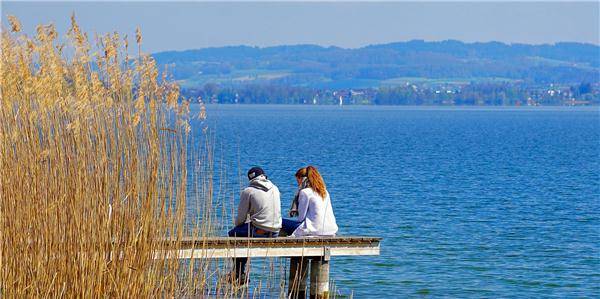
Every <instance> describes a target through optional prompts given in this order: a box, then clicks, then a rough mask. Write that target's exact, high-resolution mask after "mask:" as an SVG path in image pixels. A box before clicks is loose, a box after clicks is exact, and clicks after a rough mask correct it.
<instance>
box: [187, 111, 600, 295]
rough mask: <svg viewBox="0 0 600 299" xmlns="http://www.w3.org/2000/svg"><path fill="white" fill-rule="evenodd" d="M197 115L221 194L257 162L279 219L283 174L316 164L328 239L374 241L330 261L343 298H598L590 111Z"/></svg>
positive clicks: (597, 206)
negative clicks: (225, 183)
mask: <svg viewBox="0 0 600 299" xmlns="http://www.w3.org/2000/svg"><path fill="white" fill-rule="evenodd" d="M192 109H193V110H194V111H197V109H198V107H193V108H192ZM208 117H209V118H208V120H207V124H208V126H209V128H210V129H211V130H212V131H213V132H215V134H216V142H217V146H216V156H217V159H218V160H220V161H224V162H225V164H227V165H226V168H228V169H229V170H228V173H229V175H228V176H227V178H226V180H229V181H230V182H231V185H235V184H236V183H238V182H239V181H240V179H241V180H242V181H243V180H244V179H243V177H240V176H238V167H239V168H241V171H242V172H243V173H245V170H246V169H247V168H249V167H250V166H253V165H260V166H262V167H263V168H264V169H265V170H266V172H267V173H268V174H269V176H270V178H271V179H272V180H273V181H274V182H275V183H276V184H277V185H278V186H279V188H280V190H281V192H282V205H283V208H284V210H287V208H288V207H289V205H290V201H291V199H292V196H293V194H294V190H295V181H294V178H293V174H294V172H295V171H296V169H297V168H299V167H301V166H305V165H307V164H313V165H316V166H317V167H318V168H319V170H320V171H321V173H322V174H323V176H324V178H325V181H326V183H327V187H328V189H329V192H330V193H331V197H332V202H333V204H334V211H335V214H336V217H337V220H338V224H339V226H340V234H342V235H369V236H380V237H383V238H384V239H383V243H382V247H381V256H378V257H356V258H347V257H346V258H342V257H339V258H335V259H334V260H333V261H332V273H331V277H332V279H334V280H335V283H336V285H337V287H338V288H339V290H340V291H341V292H342V293H345V294H349V293H350V292H353V294H354V296H355V297H356V298H382V297H390V296H391V297H420V296H426V297H461V298H462V297H521V298H522V297H560V298H565V297H596V298H597V297H599V296H600V198H599V197H600V177H599V173H600V170H599V169H600V156H599V155H600V117H599V111H598V108H587V109H582V108H579V109H573V108H567V107H565V108H544V109H539V108H538V109H533V108H519V109H506V108H505V109H500V108H478V109H476V108H414V107H413V108H405V107H343V108H341V107H324V106H311V107H308V106H233V105H231V106H223V105H218V106H209V107H208ZM198 127H199V125H198V124H197V123H196V125H195V128H194V132H196V133H195V134H200V133H199V132H200V131H201V130H200V129H199V128H198ZM238 185H239V184H238ZM237 191H239V188H236V189H235V192H237Z"/></svg>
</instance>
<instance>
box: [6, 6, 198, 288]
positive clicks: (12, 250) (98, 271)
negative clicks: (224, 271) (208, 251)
mask: <svg viewBox="0 0 600 299" xmlns="http://www.w3.org/2000/svg"><path fill="white" fill-rule="evenodd" d="M9 22H10V25H11V28H9V29H5V28H3V29H2V45H1V51H2V52H1V58H0V59H1V60H0V72H1V77H0V213H1V214H0V216H1V217H0V250H1V252H0V265H1V266H0V297H7V298H8V297H31V296H35V297H63V296H64V297H100V296H102V297H148V296H151V295H159V296H166V297H171V296H179V295H181V294H182V293H181V292H185V291H186V290H187V291H189V288H190V286H191V285H195V283H190V279H192V278H190V277H194V279H196V282H197V281H201V279H202V277H201V276H191V275H188V276H187V277H186V276H182V275H181V273H182V271H184V270H185V269H181V267H182V264H181V263H180V262H179V261H177V260H174V259H166V258H165V257H160V256H159V257H158V258H156V259H153V258H152V257H153V256H152V255H153V252H155V251H156V249H157V248H158V246H159V243H160V242H159V241H160V240H162V239H165V238H170V239H173V240H174V241H175V244H177V240H179V239H180V238H181V236H182V235H183V233H184V224H185V206H186V192H187V179H186V178H187V164H186V160H187V158H188V155H187V150H188V139H189V134H188V133H189V130H190V127H189V125H188V122H187V118H188V117H189V114H188V102H187V101H186V100H182V99H181V97H180V95H179V88H178V86H177V85H176V84H174V83H172V82H170V81H169V80H167V78H166V76H165V75H163V76H162V78H159V72H158V70H157V67H156V64H155V62H154V60H153V59H152V58H151V57H149V56H148V55H144V54H143V53H141V51H140V50H139V49H140V48H141V43H142V35H141V33H140V32H139V30H138V31H137V33H136V37H135V39H136V45H137V47H138V51H137V55H136V56H135V57H130V54H129V53H130V52H134V51H132V50H131V49H130V48H129V45H128V42H127V38H126V37H123V36H120V35H119V34H118V33H112V34H106V35H102V36H96V37H95V41H96V42H95V44H94V45H93V46H92V45H91V43H90V42H89V39H88V36H87V35H86V34H85V33H83V32H82V31H81V30H80V28H79V26H78V25H77V23H76V22H75V19H74V17H73V18H72V22H71V28H70V30H69V32H68V34H67V42H66V43H64V44H63V43H60V42H59V36H58V33H57V31H56V29H55V27H54V26H53V25H40V26H38V27H37V33H36V34H35V36H34V37H28V36H26V35H25V34H23V33H21V32H20V31H21V25H20V23H19V21H18V20H17V19H16V18H14V17H9ZM204 187H207V186H204ZM201 193H202V192H201ZM202 229H203V228H201V230H202ZM199 235H201V234H199ZM175 246H177V245H175ZM198 277H200V278H198ZM198 279H200V280H198ZM196 287H197V286H196ZM200 288H201V286H200Z"/></svg>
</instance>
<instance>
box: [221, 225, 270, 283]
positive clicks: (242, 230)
mask: <svg viewBox="0 0 600 299" xmlns="http://www.w3.org/2000/svg"><path fill="white" fill-rule="evenodd" d="M259 230H260V229H258V228H256V226H254V225H252V224H251V223H244V224H240V225H238V226H236V227H234V228H233V229H231V230H230V231H229V232H228V233H227V234H228V235H229V236H230V237H250V238H277V236H278V235H279V232H266V231H264V230H260V231H261V232H265V233H262V234H261V233H259V232H258V231H259ZM234 262H235V268H234V271H235V272H234V273H235V278H236V280H238V282H239V283H240V284H244V283H245V281H246V279H245V276H244V274H245V273H246V263H247V262H248V258H245V257H240V258H235V259H234ZM240 280H242V281H240Z"/></svg>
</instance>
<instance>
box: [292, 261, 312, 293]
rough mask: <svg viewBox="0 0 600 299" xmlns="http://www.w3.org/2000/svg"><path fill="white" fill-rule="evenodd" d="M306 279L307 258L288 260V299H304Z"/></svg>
mask: <svg viewBox="0 0 600 299" xmlns="http://www.w3.org/2000/svg"><path fill="white" fill-rule="evenodd" d="M307 277H308V258H305V257H291V258H290V276H289V285H288V298H290V299H306V278H307Z"/></svg>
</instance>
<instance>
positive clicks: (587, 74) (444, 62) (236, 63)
mask: <svg viewBox="0 0 600 299" xmlns="http://www.w3.org/2000/svg"><path fill="white" fill-rule="evenodd" d="M153 56H154V58H155V59H156V60H157V63H158V64H159V66H162V65H169V71H170V72H171V73H172V74H173V76H174V78H175V79H177V80H180V82H181V83H182V85H183V86H184V88H185V87H188V88H194V87H200V86H203V85H205V84H207V83H216V84H218V85H221V86H239V85H247V84H262V83H268V84H270V85H284V86H301V87H309V88H331V89H336V88H369V87H374V88H376V87H380V86H394V85H398V84H400V83H401V82H402V83H403V82H406V81H407V80H408V81H410V80H413V81H414V80H436V81H437V82H445V81H448V82H455V81H457V80H459V81H460V80H466V81H469V82H474V81H475V82H480V81H496V82H497V81H503V82H514V81H519V82H524V83H527V84H551V83H555V84H578V83H582V82H588V83H590V82H591V83H594V82H598V81H600V47H599V46H597V45H592V44H581V43H557V44H553V45H526V44H504V43H499V42H487V43H463V42H460V41H453V40H448V41H442V42H425V41H420V40H414V41H409V42H398V43H390V44H381V45H371V46H366V47H362V48H357V49H344V48H339V47H320V46H315V45H294V46H276V47H265V48H259V47H248V46H235V47H220V48H205V49H198V50H187V51H169V52H160V53H155V54H153Z"/></svg>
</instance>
